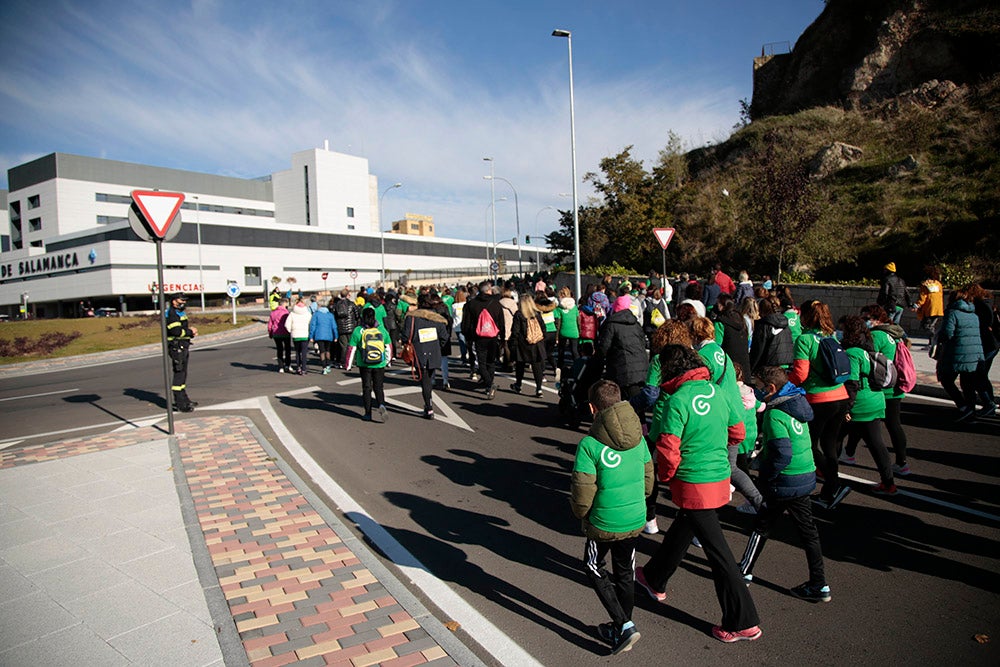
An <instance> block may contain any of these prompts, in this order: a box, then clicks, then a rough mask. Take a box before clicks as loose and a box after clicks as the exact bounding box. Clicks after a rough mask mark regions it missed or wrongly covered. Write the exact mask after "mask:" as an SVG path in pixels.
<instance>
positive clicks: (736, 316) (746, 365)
mask: <svg viewBox="0 0 1000 667" xmlns="http://www.w3.org/2000/svg"><path fill="white" fill-rule="evenodd" d="M712 320H713V321H714V323H715V342H716V343H718V344H719V345H720V346H722V349H723V350H725V351H726V354H727V355H729V358H730V359H732V360H733V363H734V364H737V365H738V366H741V367H742V368H743V377H750V343H749V340H750V339H749V332H748V331H747V325H746V321H745V320H744V319H743V315H742V314H741V313H740V312H739V311H738V310H737V309H736V301H734V300H733V297H731V296H730V295H728V294H721V295H719V299H718V300H717V301H716V305H715V310H714V311H713V312H712Z"/></svg>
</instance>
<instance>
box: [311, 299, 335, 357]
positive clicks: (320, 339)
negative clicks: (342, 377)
mask: <svg viewBox="0 0 1000 667" xmlns="http://www.w3.org/2000/svg"><path fill="white" fill-rule="evenodd" d="M318 303H319V306H318V307H317V308H316V312H315V313H314V314H313V316H312V319H311V320H309V340H311V341H313V342H315V343H316V345H317V346H318V347H319V361H320V364H322V366H323V375H326V374H328V373H329V372H330V370H331V369H332V368H333V362H332V361H330V348H331V347H332V346H333V341H335V340H337V338H338V337H339V333H338V331H337V318H335V317H334V316H333V313H331V312H330V309H329V308H328V307H327V305H328V303H329V301H328V300H327V299H323V300H322V301H320V302H318Z"/></svg>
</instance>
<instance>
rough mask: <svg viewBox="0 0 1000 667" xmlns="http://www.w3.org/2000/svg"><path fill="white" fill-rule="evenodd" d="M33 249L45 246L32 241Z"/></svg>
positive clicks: (40, 242)
mask: <svg viewBox="0 0 1000 667" xmlns="http://www.w3.org/2000/svg"><path fill="white" fill-rule="evenodd" d="M31 247H32V248H44V247H45V245H44V244H43V243H42V241H32V242H31Z"/></svg>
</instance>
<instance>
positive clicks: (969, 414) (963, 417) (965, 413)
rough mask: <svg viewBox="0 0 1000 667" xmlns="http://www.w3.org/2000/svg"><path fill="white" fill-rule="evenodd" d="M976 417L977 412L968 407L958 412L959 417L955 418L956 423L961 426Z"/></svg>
mask: <svg viewBox="0 0 1000 667" xmlns="http://www.w3.org/2000/svg"><path fill="white" fill-rule="evenodd" d="M975 416H976V411H975V410H973V409H972V408H970V407H969V406H968V405H967V406H965V407H964V408H962V409H961V410H959V411H958V417H956V418H955V423H956V424H961V423H962V422H967V421H969V420H970V419H972V418H973V417H975Z"/></svg>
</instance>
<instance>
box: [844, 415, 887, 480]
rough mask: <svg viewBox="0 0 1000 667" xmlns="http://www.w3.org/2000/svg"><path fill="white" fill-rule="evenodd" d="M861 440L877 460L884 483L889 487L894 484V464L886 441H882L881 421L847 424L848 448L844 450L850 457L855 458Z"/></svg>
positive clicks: (879, 473)
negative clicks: (886, 446)
mask: <svg viewBox="0 0 1000 667" xmlns="http://www.w3.org/2000/svg"><path fill="white" fill-rule="evenodd" d="M861 440H864V441H865V444H866V445H868V451H869V452H871V455H872V459H874V460H875V467H876V468H878V475H879V477H881V478H882V483H883V484H885V485H886V486H889V485H890V484H892V463H891V462H890V461H889V450H887V449H886V448H885V441H884V440H882V423H881V420H879V419H876V420H874V421H870V422H856V421H850V422H847V446H846V447H845V448H844V449H845V451H846V452H847V454H848V455H850V456H854V452H856V451H857V449H858V442H860V441H861Z"/></svg>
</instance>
